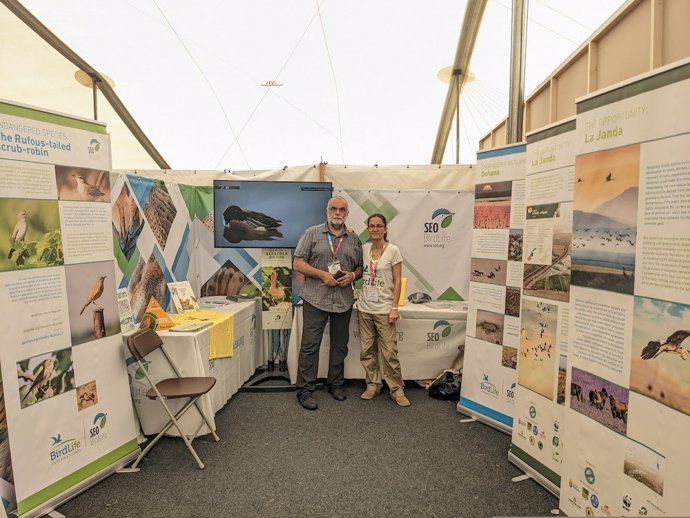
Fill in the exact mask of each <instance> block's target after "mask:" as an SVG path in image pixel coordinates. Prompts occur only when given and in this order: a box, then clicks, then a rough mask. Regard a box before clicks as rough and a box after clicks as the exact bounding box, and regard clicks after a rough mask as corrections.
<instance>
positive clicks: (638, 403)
mask: <svg viewBox="0 0 690 518" xmlns="http://www.w3.org/2000/svg"><path fill="white" fill-rule="evenodd" d="M688 92H690V61H687V60H686V61H684V62H680V63H676V64H673V65H669V66H667V67H664V68H663V69H660V70H658V71H655V72H654V73H650V74H646V75H644V76H640V77H636V78H634V79H632V80H629V81H626V82H625V83H623V84H619V85H615V86H613V87H611V88H609V89H607V90H605V91H602V92H596V93H594V94H592V95H590V96H587V97H584V98H581V99H578V102H577V130H576V135H577V137H576V142H577V147H576V158H575V187H574V191H575V192H574V205H573V209H574V210H573V254H572V278H571V279H572V286H571V291H570V304H571V314H570V344H569V354H568V370H569V371H570V387H569V391H567V394H566V407H565V420H564V422H562V423H561V425H562V428H563V430H564V432H565V435H564V441H563V442H564V449H563V469H562V471H561V492H560V509H561V511H562V513H563V514H565V515H569V516H584V515H587V516H608V515H612V516H621V515H624V516H627V515H650V516H662V515H667V516H687V515H688V511H689V510H690V491H688V487H690V469H688V466H690V448H688V444H687V439H686V438H687V437H690V340H689V339H688V338H689V337H690V95H688Z"/></svg>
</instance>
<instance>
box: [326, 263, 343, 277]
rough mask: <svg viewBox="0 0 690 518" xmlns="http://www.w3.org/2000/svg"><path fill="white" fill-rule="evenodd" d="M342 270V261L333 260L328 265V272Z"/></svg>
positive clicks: (332, 273)
mask: <svg viewBox="0 0 690 518" xmlns="http://www.w3.org/2000/svg"><path fill="white" fill-rule="evenodd" d="M339 271H340V261H333V262H332V263H331V264H329V265H328V273H330V274H331V275H335V274H336V273H338V272H339Z"/></svg>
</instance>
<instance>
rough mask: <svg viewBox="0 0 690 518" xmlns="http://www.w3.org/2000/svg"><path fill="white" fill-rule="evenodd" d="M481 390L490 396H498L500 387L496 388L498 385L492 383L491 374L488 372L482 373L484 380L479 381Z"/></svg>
mask: <svg viewBox="0 0 690 518" xmlns="http://www.w3.org/2000/svg"><path fill="white" fill-rule="evenodd" d="M479 390H481V391H482V392H483V393H484V394H486V395H488V396H491V397H495V398H498V389H497V388H496V385H494V384H493V383H491V381H490V380H489V375H488V374H486V373H484V374H482V381H481V382H480V383H479Z"/></svg>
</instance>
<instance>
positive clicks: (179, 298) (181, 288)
mask: <svg viewBox="0 0 690 518" xmlns="http://www.w3.org/2000/svg"><path fill="white" fill-rule="evenodd" d="M168 289H169V290H170V298H171V300H172V303H173V306H174V307H175V311H176V312H177V313H184V312H185V311H189V310H194V309H199V303H198V302H197V298H196V296H195V295H194V291H193V290H192V286H191V284H189V281H178V282H169V283H168Z"/></svg>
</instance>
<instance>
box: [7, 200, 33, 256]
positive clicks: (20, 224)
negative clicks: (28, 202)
mask: <svg viewBox="0 0 690 518" xmlns="http://www.w3.org/2000/svg"><path fill="white" fill-rule="evenodd" d="M29 214H31V212H29V211H28V210H22V211H19V212H18V213H17V222H16V223H15V224H14V228H13V229H12V236H11V237H10V243H11V248H10V252H9V253H8V254H7V258H8V259H12V256H13V255H14V253H15V252H16V251H17V248H15V247H20V246H24V238H25V237H26V233H27V231H28V230H29V222H28V220H27V217H28V216H29Z"/></svg>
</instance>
